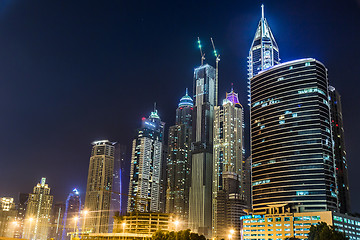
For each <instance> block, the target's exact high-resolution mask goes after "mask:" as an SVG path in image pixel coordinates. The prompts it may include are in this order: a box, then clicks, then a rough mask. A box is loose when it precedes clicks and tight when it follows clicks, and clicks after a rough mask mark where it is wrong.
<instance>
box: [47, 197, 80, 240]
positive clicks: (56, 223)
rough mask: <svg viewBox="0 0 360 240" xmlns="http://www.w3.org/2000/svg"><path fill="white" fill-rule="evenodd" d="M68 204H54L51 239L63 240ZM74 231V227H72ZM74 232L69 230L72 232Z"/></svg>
mask: <svg viewBox="0 0 360 240" xmlns="http://www.w3.org/2000/svg"><path fill="white" fill-rule="evenodd" d="M65 208H66V204H65V203H63V202H57V203H55V204H53V208H52V211H51V212H52V213H51V219H50V225H51V226H50V233H49V238H53V239H54V240H61V238H62V233H63V218H64V214H65ZM72 229H74V225H72ZM72 231H73V230H69V232H72Z"/></svg>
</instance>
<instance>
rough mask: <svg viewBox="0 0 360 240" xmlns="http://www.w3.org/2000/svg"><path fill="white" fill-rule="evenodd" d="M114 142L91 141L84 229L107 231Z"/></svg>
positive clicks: (99, 231)
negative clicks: (86, 212) (86, 213)
mask: <svg viewBox="0 0 360 240" xmlns="http://www.w3.org/2000/svg"><path fill="white" fill-rule="evenodd" d="M115 144H116V143H115V142H110V141H108V140H102V141H95V142H93V143H92V145H93V146H92V150H91V157H90V164H89V173H88V180H87V187H86V197H85V209H86V210H87V211H88V212H89V213H88V216H87V217H86V225H85V229H84V230H86V231H91V232H95V233H107V232H108V229H109V228H108V227H109V214H110V211H109V210H110V201H111V192H110V191H112V184H113V173H114V152H115V147H114V145H115Z"/></svg>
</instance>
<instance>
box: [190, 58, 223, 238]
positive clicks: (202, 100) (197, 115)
mask: <svg viewBox="0 0 360 240" xmlns="http://www.w3.org/2000/svg"><path fill="white" fill-rule="evenodd" d="M215 88H216V83H215V69H214V68H213V67H212V66H210V65H208V64H205V65H202V66H200V67H198V68H196V69H195V70H194V91H193V93H194V94H195V95H194V102H195V105H194V110H193V143H192V156H191V158H192V160H191V162H192V163H191V187H190V207H189V226H190V229H191V230H193V231H195V232H198V233H200V234H204V235H205V236H206V237H209V236H211V233H212V227H211V226H212V174H213V123H214V106H215V105H216V104H217V103H216V101H215V98H216V94H215V92H216V91H215Z"/></svg>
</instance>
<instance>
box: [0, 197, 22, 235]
mask: <svg viewBox="0 0 360 240" xmlns="http://www.w3.org/2000/svg"><path fill="white" fill-rule="evenodd" d="M16 215H17V214H16V209H15V202H14V199H13V198H11V197H2V198H0V237H8V238H13V237H14V235H15V232H16V229H17V228H18V227H19V225H18V222H17V221H15V220H16Z"/></svg>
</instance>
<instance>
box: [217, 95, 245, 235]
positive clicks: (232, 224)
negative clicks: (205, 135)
mask: <svg viewBox="0 0 360 240" xmlns="http://www.w3.org/2000/svg"><path fill="white" fill-rule="evenodd" d="M243 119H244V117H243V108H242V106H241V104H240V102H239V99H238V95H237V94H236V93H235V92H234V90H233V89H231V92H230V93H226V98H225V99H224V101H223V104H222V106H216V107H215V108H214V151H213V153H214V155H213V156H214V163H213V164H214V167H213V169H214V171H213V217H212V218H213V225H212V228H213V235H212V236H213V237H215V238H217V239H226V238H227V236H228V234H229V228H231V229H234V230H235V231H236V232H237V233H239V232H240V230H241V226H240V216H242V215H245V212H244V211H243V209H244V208H246V207H245V196H244V193H245V189H244V182H243V171H244V163H245V162H244V156H243V151H244V145H243V144H244V129H243V126H244V120H243ZM235 236H238V234H237V235H235ZM235 239H237V238H236V237H235Z"/></svg>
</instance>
